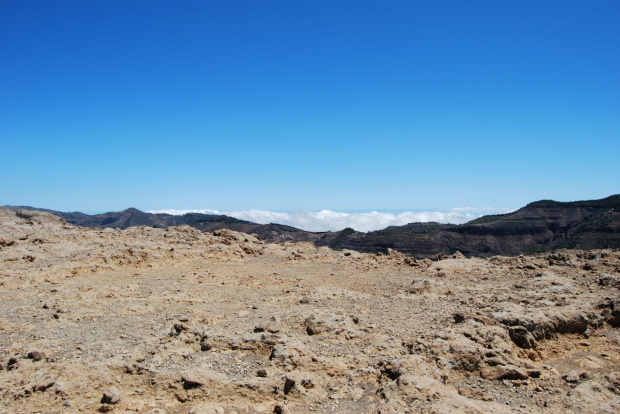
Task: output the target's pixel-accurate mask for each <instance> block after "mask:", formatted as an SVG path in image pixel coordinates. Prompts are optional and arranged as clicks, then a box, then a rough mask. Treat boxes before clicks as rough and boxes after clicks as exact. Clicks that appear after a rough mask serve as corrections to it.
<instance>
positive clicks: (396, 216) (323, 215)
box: [148, 207, 512, 232]
mask: <svg viewBox="0 0 620 414" xmlns="http://www.w3.org/2000/svg"><path fill="white" fill-rule="evenodd" d="M510 211H512V209H508V208H493V207H483V208H473V207H456V208H453V209H451V210H446V211H420V212H416V211H405V212H402V213H388V212H378V211H371V212H361V213H345V212H338V211H332V210H321V211H307V210H294V211H291V212H276V211H269V210H240V211H219V210H210V209H195V210H174V209H162V210H149V211H148V212H149V213H154V214H158V213H164V214H172V215H182V214H187V213H202V214H223V215H226V216H230V217H234V218H237V219H240V220H247V221H251V222H253V223H258V224H269V223H276V224H285V225H287V226H293V227H296V228H299V229H302V230H306V231H314V232H320V231H340V230H342V229H345V228H347V227H351V228H353V229H355V230H357V231H363V232H368V231H374V230H382V229H384V228H386V227H388V226H402V225H404V224H408V223H415V222H429V221H435V222H438V223H451V224H462V223H466V222H468V221H470V220H473V219H476V218H478V217H480V216H483V215H488V214H503V213H508V212H510Z"/></svg>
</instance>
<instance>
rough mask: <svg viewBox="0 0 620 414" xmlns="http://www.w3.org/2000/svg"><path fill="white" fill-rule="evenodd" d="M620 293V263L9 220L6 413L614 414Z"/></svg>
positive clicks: (562, 253) (2, 341)
mask: <svg viewBox="0 0 620 414" xmlns="http://www.w3.org/2000/svg"><path fill="white" fill-rule="evenodd" d="M431 259H432V260H431ZM619 288H620V251H618V250H617V249H607V250H556V251H554V252H551V253H544V254H536V255H529V256H515V257H506V256H493V257H488V258H469V259H468V258H465V257H464V256H463V255H462V254H460V253H458V252H456V253H454V254H452V255H449V256H446V255H438V256H437V257H432V258H430V259H429V258H427V259H415V258H412V257H410V256H405V255H404V254H402V253H400V252H397V251H395V250H387V251H386V253H385V254H383V253H380V254H368V253H359V252H356V251H351V250H346V249H345V250H339V251H335V250H331V249H329V248H328V247H320V246H318V247H317V246H315V245H314V244H312V243H309V242H298V243H265V242H264V241H262V240H260V238H259V237H256V236H254V235H248V234H244V233H238V232H234V231H231V230H217V231H215V232H213V233H205V232H201V231H199V230H197V229H195V228H192V227H189V226H180V227H170V228H165V229H161V228H153V227H145V226H135V227H129V228H127V229H124V230H121V229H111V228H106V229H91V228H83V227H76V226H74V225H71V224H69V223H67V222H66V221H64V220H63V219H61V218H59V217H57V216H54V215H51V214H48V213H44V212H36V211H18V212H17V213H16V212H15V211H12V210H9V209H6V208H1V207H0V413H93V412H112V413H148V414H162V413H168V414H172V413H181V414H188V413H194V414H197V413H227V414H232V413H239V414H240V413H308V412H317V413H418V412H419V413H456V412H463V413H487V412H493V413H541V412H543V413H545V412H548V413H615V412H619V411H620V342H619V341H620V329H619V326H620V295H619Z"/></svg>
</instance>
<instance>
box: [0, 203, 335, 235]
mask: <svg viewBox="0 0 620 414" xmlns="http://www.w3.org/2000/svg"><path fill="white" fill-rule="evenodd" d="M6 207H7V208H9V209H11V210H13V211H15V212H19V211H41V212H46V213H50V214H53V215H55V216H58V217H61V218H63V219H65V220H66V221H67V222H68V223H71V224H75V225H76V226H81V227H90V228H98V229H107V228H111V229H126V228H129V227H134V226H148V227H154V228H168V227H172V226H182V225H187V226H191V227H193V228H196V229H198V230H200V231H203V232H213V231H216V230H221V229H229V230H233V231H239V232H243V233H249V234H252V233H254V234H257V235H258V236H259V237H260V238H261V239H262V240H265V241H268V242H275V243H278V242H283V241H311V240H315V239H318V238H320V237H321V236H323V235H326V236H328V237H329V233H312V232H308V231H304V230H300V229H296V228H294V227H290V226H285V225H282V224H256V223H252V222H249V221H245V220H239V219H236V218H234V217H230V216H225V215H217V214H201V213H187V214H183V215H171V214H163V213H160V214H153V213H146V212H144V211H140V210H138V209H136V208H128V209H126V210H123V211H111V212H108V213H102V214H94V215H89V214H84V213H79V212H74V213H64V212H62V211H54V210H47V209H42V208H35V207H28V206H6Z"/></svg>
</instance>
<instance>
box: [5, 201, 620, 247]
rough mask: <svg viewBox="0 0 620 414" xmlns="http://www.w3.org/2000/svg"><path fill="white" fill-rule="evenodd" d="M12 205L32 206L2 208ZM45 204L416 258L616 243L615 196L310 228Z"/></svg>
mask: <svg viewBox="0 0 620 414" xmlns="http://www.w3.org/2000/svg"><path fill="white" fill-rule="evenodd" d="M9 208H11V209H12V210H14V211H19V210H22V209H23V210H33V208H32V207H9ZM34 210H39V211H47V212H50V213H52V214H55V215H57V216H59V217H62V218H64V219H65V220H67V221H68V222H69V223H72V224H75V225H78V226H83V227H93V228H121V229H125V228H128V227H131V226H149V227H157V228H166V227H170V226H178V225H189V226H192V227H194V228H197V229H198V230H201V231H204V232H212V231H215V230H220V229H229V230H234V231H239V232H244V233H250V234H251V233H254V234H257V235H258V236H259V237H260V238H261V239H262V240H265V241H268V242H276V243H279V242H284V241H310V242H312V243H314V244H315V245H316V246H328V247H331V248H333V249H350V250H356V251H359V252H365V253H378V252H382V253H385V252H387V249H389V248H391V249H396V250H398V251H400V252H403V253H405V254H408V255H411V256H413V257H416V258H424V257H434V256H435V255H436V254H440V253H442V254H452V253H454V252H455V251H457V250H458V251H460V252H462V253H463V254H465V255H466V256H468V257H470V256H475V257H489V256H494V255H497V254H502V255H509V256H517V255H519V254H533V253H540V252H547V251H551V250H555V249H560V248H578V249H605V248H620V195H614V196H611V197H607V198H605V199H602V200H591V201H577V202H570V203H560V202H556V201H549V200H543V201H537V202H534V203H531V204H528V205H527V206H525V207H523V208H521V209H519V210H517V211H515V212H512V213H509V214H503V215H497V216H484V217H481V218H479V219H476V220H473V221H471V222H469V223H466V224H462V225H452V224H439V223H410V224H407V225H404V226H391V227H388V228H386V229H384V230H380V231H374V232H369V233H361V232H357V231H355V230H353V229H344V230H342V231H339V232H323V233H312V232H307V231H304V230H300V229H296V228H294V227H290V226H285V225H280V224H266V225H262V224H256V223H251V222H247V221H243V220H238V219H235V218H232V217H228V216H222V215H210V214H196V213H191V214H185V215H182V216H173V215H169V214H151V213H145V212H142V211H140V210H137V209H135V208H130V209H127V210H124V211H121V212H110V213H104V214H98V215H93V216H90V215H87V214H83V213H62V212H58V211H51V210H42V209H34Z"/></svg>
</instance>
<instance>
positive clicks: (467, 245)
mask: <svg viewBox="0 0 620 414" xmlns="http://www.w3.org/2000/svg"><path fill="white" fill-rule="evenodd" d="M331 246H332V247H334V248H342V249H353V250H357V251H361V252H377V251H385V250H386V249H388V248H392V249H397V250H399V251H401V252H403V253H406V254H409V255H412V256H414V257H418V258H423V257H430V256H434V255H435V254H438V253H443V254H452V253H454V252H455V251H457V250H458V251H460V252H462V253H463V254H465V255H466V256H476V257H488V256H493V255H497V254H502V255H509V256H517V255H519V254H533V253H539V252H547V251H552V250H555V249H560V248H577V249H602V248H619V247H620V195H614V196H611V197H607V198H605V199H602V200H592V201H576V202H570V203H560V202H556V201H549V200H546V201H537V202H535V203H531V204H528V205H527V206H525V207H523V208H521V209H519V210H517V211H514V212H512V213H509V214H503V215H497V216H484V217H481V218H479V219H476V220H473V221H471V222H469V223H466V224H462V225H449V224H439V223H412V224H408V225H405V226H393V227H388V228H386V229H385V230H381V231H375V232H370V233H359V232H354V231H349V232H348V233H347V234H346V235H343V236H341V237H339V238H338V239H337V240H334V241H331Z"/></svg>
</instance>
